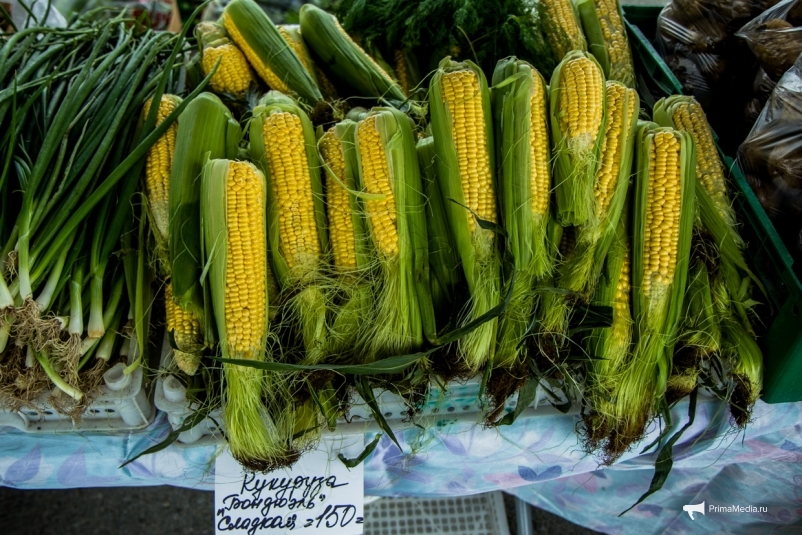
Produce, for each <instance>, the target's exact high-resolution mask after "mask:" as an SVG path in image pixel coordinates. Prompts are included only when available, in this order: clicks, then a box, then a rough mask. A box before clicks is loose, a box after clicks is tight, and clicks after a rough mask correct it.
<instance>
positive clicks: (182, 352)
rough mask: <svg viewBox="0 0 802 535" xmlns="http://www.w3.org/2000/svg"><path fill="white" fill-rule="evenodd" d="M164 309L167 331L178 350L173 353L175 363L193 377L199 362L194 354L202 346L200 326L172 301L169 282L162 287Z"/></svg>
mask: <svg viewBox="0 0 802 535" xmlns="http://www.w3.org/2000/svg"><path fill="white" fill-rule="evenodd" d="M164 308H165V312H166V316H167V331H168V332H172V333H173V340H174V341H175V345H176V346H177V348H178V349H176V350H174V351H173V356H174V358H175V363H176V364H177V365H178V367H179V368H180V369H181V371H183V372H185V373H188V374H189V375H194V374H195V372H196V371H197V369H198V364H199V362H200V357H199V356H198V355H197V354H196V353H197V352H198V351H200V350H201V348H202V346H203V334H202V333H201V326H200V323H199V322H198V320H197V318H195V316H193V315H192V314H190V313H189V312H187V311H186V310H184V309H183V308H181V307H180V306H178V303H176V302H175V301H174V300H173V285H172V284H171V283H170V282H169V281H168V282H167V285H166V286H165V287H164Z"/></svg>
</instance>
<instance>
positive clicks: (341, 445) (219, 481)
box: [214, 435, 365, 535]
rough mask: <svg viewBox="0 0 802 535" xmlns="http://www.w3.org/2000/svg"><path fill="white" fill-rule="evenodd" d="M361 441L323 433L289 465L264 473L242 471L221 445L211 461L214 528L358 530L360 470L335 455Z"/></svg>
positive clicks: (354, 449)
mask: <svg viewBox="0 0 802 535" xmlns="http://www.w3.org/2000/svg"><path fill="white" fill-rule="evenodd" d="M363 441H364V440H363V437H362V435H350V436H346V437H342V436H340V437H330V438H325V439H323V440H321V443H320V445H319V446H318V448H317V449H316V450H314V451H308V452H306V453H304V454H303V455H302V456H301V459H300V460H299V461H298V462H297V463H295V466H293V467H292V468H290V469H285V470H276V471H274V472H270V473H269V474H256V473H253V472H246V471H245V470H244V469H243V468H242V466H240V465H239V464H238V463H237V461H235V460H234V458H233V457H232V456H231V453H230V452H229V450H228V448H226V449H225V450H224V451H223V453H222V454H221V455H220V456H219V457H218V458H217V460H216V462H215V481H214V505H215V533H216V534H217V535H222V534H225V535H256V534H258V533H270V534H275V535H278V534H284V533H293V534H299V535H313V534H324V533H325V534H330V535H361V534H362V518H363V514H364V500H365V496H364V469H363V466H362V465H361V464H360V465H359V466H357V467H356V468H351V469H348V468H346V467H345V466H344V465H343V464H342V463H341V462H340V461H339V459H338V458H337V454H338V453H342V454H343V455H344V456H345V457H347V458H353V457H357V456H358V455H359V454H360V453H361V452H362V449H363V448H364V445H363Z"/></svg>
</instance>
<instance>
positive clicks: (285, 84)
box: [222, 0, 323, 106]
mask: <svg viewBox="0 0 802 535" xmlns="http://www.w3.org/2000/svg"><path fill="white" fill-rule="evenodd" d="M222 24H223V26H224V27H225V29H226V32H227V33H228V36H229V37H230V38H231V39H232V40H233V41H234V42H235V43H236V45H237V47H239V49H240V50H242V52H243V53H244V54H245V57H246V58H248V62H249V63H250V64H251V66H252V67H253V69H254V70H255V71H256V73H257V74H258V75H259V76H260V77H261V78H262V79H263V80H264V81H265V82H266V83H267V85H268V86H270V88H271V89H274V90H276V91H281V92H283V93H293V94H295V95H297V96H298V98H300V99H301V100H303V101H304V102H306V103H307V104H309V105H310V106H315V105H317V104H318V103H319V102H321V101H322V100H323V95H322V94H321V93H320V89H319V88H318V86H317V84H316V82H315V79H314V73H310V72H308V71H307V70H306V68H305V67H304V64H303V62H302V61H301V59H300V58H299V57H298V55H297V54H296V53H295V52H294V51H293V49H292V47H291V46H289V44H288V43H287V41H285V40H284V37H282V35H281V33H280V32H279V30H278V28H276V25H275V24H273V22H272V21H271V20H270V18H269V17H268V16H267V14H266V13H265V12H264V10H263V9H262V8H261V7H259V4H257V3H256V2H254V1H253V0H232V1H231V2H229V3H228V5H226V8H225V10H224V11H223V17H222Z"/></svg>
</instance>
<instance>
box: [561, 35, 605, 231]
mask: <svg viewBox="0 0 802 535" xmlns="http://www.w3.org/2000/svg"><path fill="white" fill-rule="evenodd" d="M584 60H589V61H591V62H592V66H593V67H591V71H590V72H591V75H592V76H594V77H595V78H596V82H597V83H599V84H600V86H601V91H599V92H593V91H590V92H589V93H586V91H585V90H583V91H579V92H578V93H579V94H578V95H577V96H578V97H579V98H584V99H586V100H583V101H582V102H597V101H598V102H597V104H601V114H600V118H601V120H600V121H598V129H596V125H595V124H594V125H592V128H593V129H594V131H592V132H589V133H587V132H585V133H583V132H577V133H574V134H572V133H571V132H567V131H563V125H562V123H561V121H562V119H563V117H564V114H563V112H562V111H561V104H562V100H561V99H562V95H563V94H565V95H566V97H565V98H568V95H570V94H572V93H571V92H570V91H569V92H565V93H564V92H563V85H564V84H566V90H570V89H573V87H572V86H571V84H574V83H575V82H573V81H572V80H571V78H570V77H569V76H567V73H568V69H569V66H570V65H572V63H573V62H575V61H584ZM589 65H590V64H589ZM564 72H565V73H566V77H564V76H563V73H564ZM586 83H590V81H586ZM588 91H589V90H588ZM549 93H550V94H549V112H550V114H551V136H552V147H553V150H554V184H555V191H556V201H557V220H558V221H559V223H560V224H561V225H563V226H568V225H582V224H585V223H587V222H588V221H591V220H592V218H593V217H594V215H595V214H596V209H595V199H594V195H593V184H594V183H595V179H596V172H597V170H598V167H599V160H600V159H601V149H602V142H603V139H604V131H605V119H606V113H605V110H606V104H607V103H606V97H605V85H604V75H603V73H602V70H601V67H600V66H599V64H598V62H597V61H596V59H595V58H594V57H593V56H591V55H589V54H587V53H585V52H580V51H578V50H574V51H572V52H569V53H568V54H567V55H566V56H565V58H564V59H563V60H562V61H561V62H560V64H559V65H558V66H557V68H556V69H555V70H554V72H553V73H552V76H551V85H550V86H549ZM580 106H582V104H580ZM597 108H598V106H597ZM579 113H590V112H589V111H588V110H587V109H586V108H585V107H581V109H579ZM565 116H566V117H567V115H565Z"/></svg>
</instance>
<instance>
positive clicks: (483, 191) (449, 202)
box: [429, 58, 501, 372]
mask: <svg viewBox="0 0 802 535" xmlns="http://www.w3.org/2000/svg"><path fill="white" fill-rule="evenodd" d="M488 93H489V92H488V89H487V81H486V79H485V77H484V74H483V73H482V71H481V69H480V68H479V67H477V66H476V65H475V64H473V63H472V62H469V61H466V62H464V63H457V62H454V61H451V59H450V58H445V59H444V60H443V61H441V62H440V66H439V68H438V70H437V72H436V73H435V74H434V76H433V78H432V82H431V84H430V86H429V107H430V111H431V119H432V122H431V124H432V132H433V134H434V146H435V151H436V152H437V179H438V183H439V185H440V191H441V192H442V194H443V198H444V199H445V200H446V203H445V204H446V212H447V214H448V220H449V225H450V228H451V232H452V235H453V237H454V242H455V243H456V245H457V250H458V252H459V256H460V259H461V262H462V267H463V271H464V273H465V279H466V280H467V283H468V290H469V292H470V299H471V300H470V310H469V312H468V316H467V318H466V323H467V322H470V321H472V320H476V319H477V318H479V317H481V316H482V315H483V314H485V313H487V312H489V311H490V310H491V309H492V308H493V307H495V306H496V305H497V304H498V303H499V302H500V276H501V273H500V258H499V253H498V250H497V243H496V236H495V233H494V232H493V231H492V230H487V229H485V228H482V227H481V226H479V225H478V224H477V222H476V220H475V217H478V218H480V219H482V220H484V221H487V222H490V223H495V222H496V221H497V215H496V201H495V191H494V181H493V172H494V168H495V163H494V151H493V149H494V144H493V127H492V117H491V113H490V97H489V94H488ZM466 208H467V209H466ZM497 329H498V319H497V318H495V317H493V318H492V319H489V320H488V321H486V322H485V323H483V324H481V325H480V326H479V327H478V328H476V329H475V330H473V331H472V332H470V333H468V334H467V335H466V336H465V337H463V338H462V339H461V340H460V342H459V346H458V353H459V355H460V357H461V358H462V360H463V361H464V365H465V367H466V368H467V369H468V370H469V371H472V372H476V371H477V370H479V369H480V368H481V367H482V366H483V365H484V364H485V363H486V362H489V361H491V362H492V360H493V357H494V355H495V339H496V332H497Z"/></svg>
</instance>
